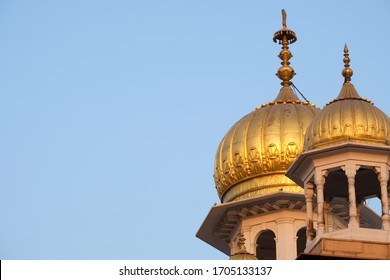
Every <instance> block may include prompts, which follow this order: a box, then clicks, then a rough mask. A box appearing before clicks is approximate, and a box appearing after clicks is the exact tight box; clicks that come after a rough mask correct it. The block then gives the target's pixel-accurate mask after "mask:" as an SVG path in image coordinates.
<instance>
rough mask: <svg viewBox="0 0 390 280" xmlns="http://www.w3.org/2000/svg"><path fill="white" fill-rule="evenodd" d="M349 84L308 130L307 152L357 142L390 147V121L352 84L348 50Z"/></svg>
mask: <svg viewBox="0 0 390 280" xmlns="http://www.w3.org/2000/svg"><path fill="white" fill-rule="evenodd" d="M344 53H345V54H344V56H345V58H344V62H345V68H344V70H343V72H342V73H343V75H344V77H345V82H344V84H343V87H342V88H341V91H340V94H339V95H338V97H337V98H336V99H334V100H333V101H331V102H329V103H328V104H327V105H326V106H325V107H324V108H323V109H322V110H321V112H320V113H319V114H318V115H317V116H316V118H315V119H314V120H313V122H312V123H311V124H310V126H309V127H308V128H307V131H306V136H305V147H304V150H305V151H307V150H312V149H316V148H321V147H326V146H331V145H335V144H341V143H345V142H357V143H366V144H375V145H390V121H389V118H388V117H387V115H386V114H385V113H383V112H382V111H381V110H380V109H378V108H377V107H375V106H374V104H373V103H372V102H371V101H370V100H368V99H365V98H362V97H360V96H359V94H358V93H357V91H356V89H355V87H354V86H353V84H352V83H351V82H350V80H351V76H352V74H353V72H352V70H351V69H350V68H349V62H350V59H349V56H348V48H347V47H346V46H345V48H344Z"/></svg>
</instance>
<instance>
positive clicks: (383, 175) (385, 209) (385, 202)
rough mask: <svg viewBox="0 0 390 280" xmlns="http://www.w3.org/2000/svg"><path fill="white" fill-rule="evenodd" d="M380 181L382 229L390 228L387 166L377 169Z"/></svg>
mask: <svg viewBox="0 0 390 280" xmlns="http://www.w3.org/2000/svg"><path fill="white" fill-rule="evenodd" d="M376 171H377V173H378V179H379V183H380V185H381V202H382V229H384V230H390V221H389V197H388V192H387V183H388V181H389V171H388V170H387V168H386V167H382V168H381V169H378V168H377V169H376Z"/></svg>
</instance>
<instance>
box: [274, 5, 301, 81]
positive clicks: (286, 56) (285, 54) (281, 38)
mask: <svg viewBox="0 0 390 280" xmlns="http://www.w3.org/2000/svg"><path fill="white" fill-rule="evenodd" d="M286 19H287V14H286V11H285V10H284V9H283V10H282V25H283V28H282V29H280V30H279V31H277V32H275V34H274V39H273V40H274V42H275V43H276V42H278V43H279V44H281V45H282V50H281V51H280V53H279V58H280V59H281V60H282V62H281V64H282V67H280V68H279V69H278V72H277V73H276V75H277V76H278V77H279V79H281V80H282V82H281V85H283V86H284V87H288V86H290V85H291V84H292V83H291V82H290V80H291V79H292V78H293V77H294V76H295V72H294V69H293V68H292V67H291V66H290V62H289V60H290V58H292V57H293V55H292V54H291V52H290V51H289V49H288V45H289V44H292V43H294V42H296V41H297V36H296V35H295V33H294V31H292V30H290V29H287V23H286Z"/></svg>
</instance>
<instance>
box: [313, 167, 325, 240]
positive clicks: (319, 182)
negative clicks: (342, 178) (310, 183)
mask: <svg viewBox="0 0 390 280" xmlns="http://www.w3.org/2000/svg"><path fill="white" fill-rule="evenodd" d="M327 175H328V172H327V171H322V172H321V171H318V172H317V174H316V176H315V177H314V180H315V184H316V187H317V224H318V227H317V233H318V235H322V234H323V233H324V228H325V224H324V185H325V177H326V176H327Z"/></svg>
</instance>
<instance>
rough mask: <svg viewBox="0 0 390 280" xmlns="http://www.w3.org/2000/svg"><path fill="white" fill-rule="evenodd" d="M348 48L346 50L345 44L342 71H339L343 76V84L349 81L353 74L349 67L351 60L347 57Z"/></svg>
mask: <svg viewBox="0 0 390 280" xmlns="http://www.w3.org/2000/svg"><path fill="white" fill-rule="evenodd" d="M348 52H349V50H348V46H347V44H345V45H344V59H343V61H344V69H343V71H342V72H341V74H343V76H344V84H345V83H349V82H350V81H351V77H352V75H353V71H352V69H351V68H349V62H350V61H351V59H350V58H349V53H348Z"/></svg>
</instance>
